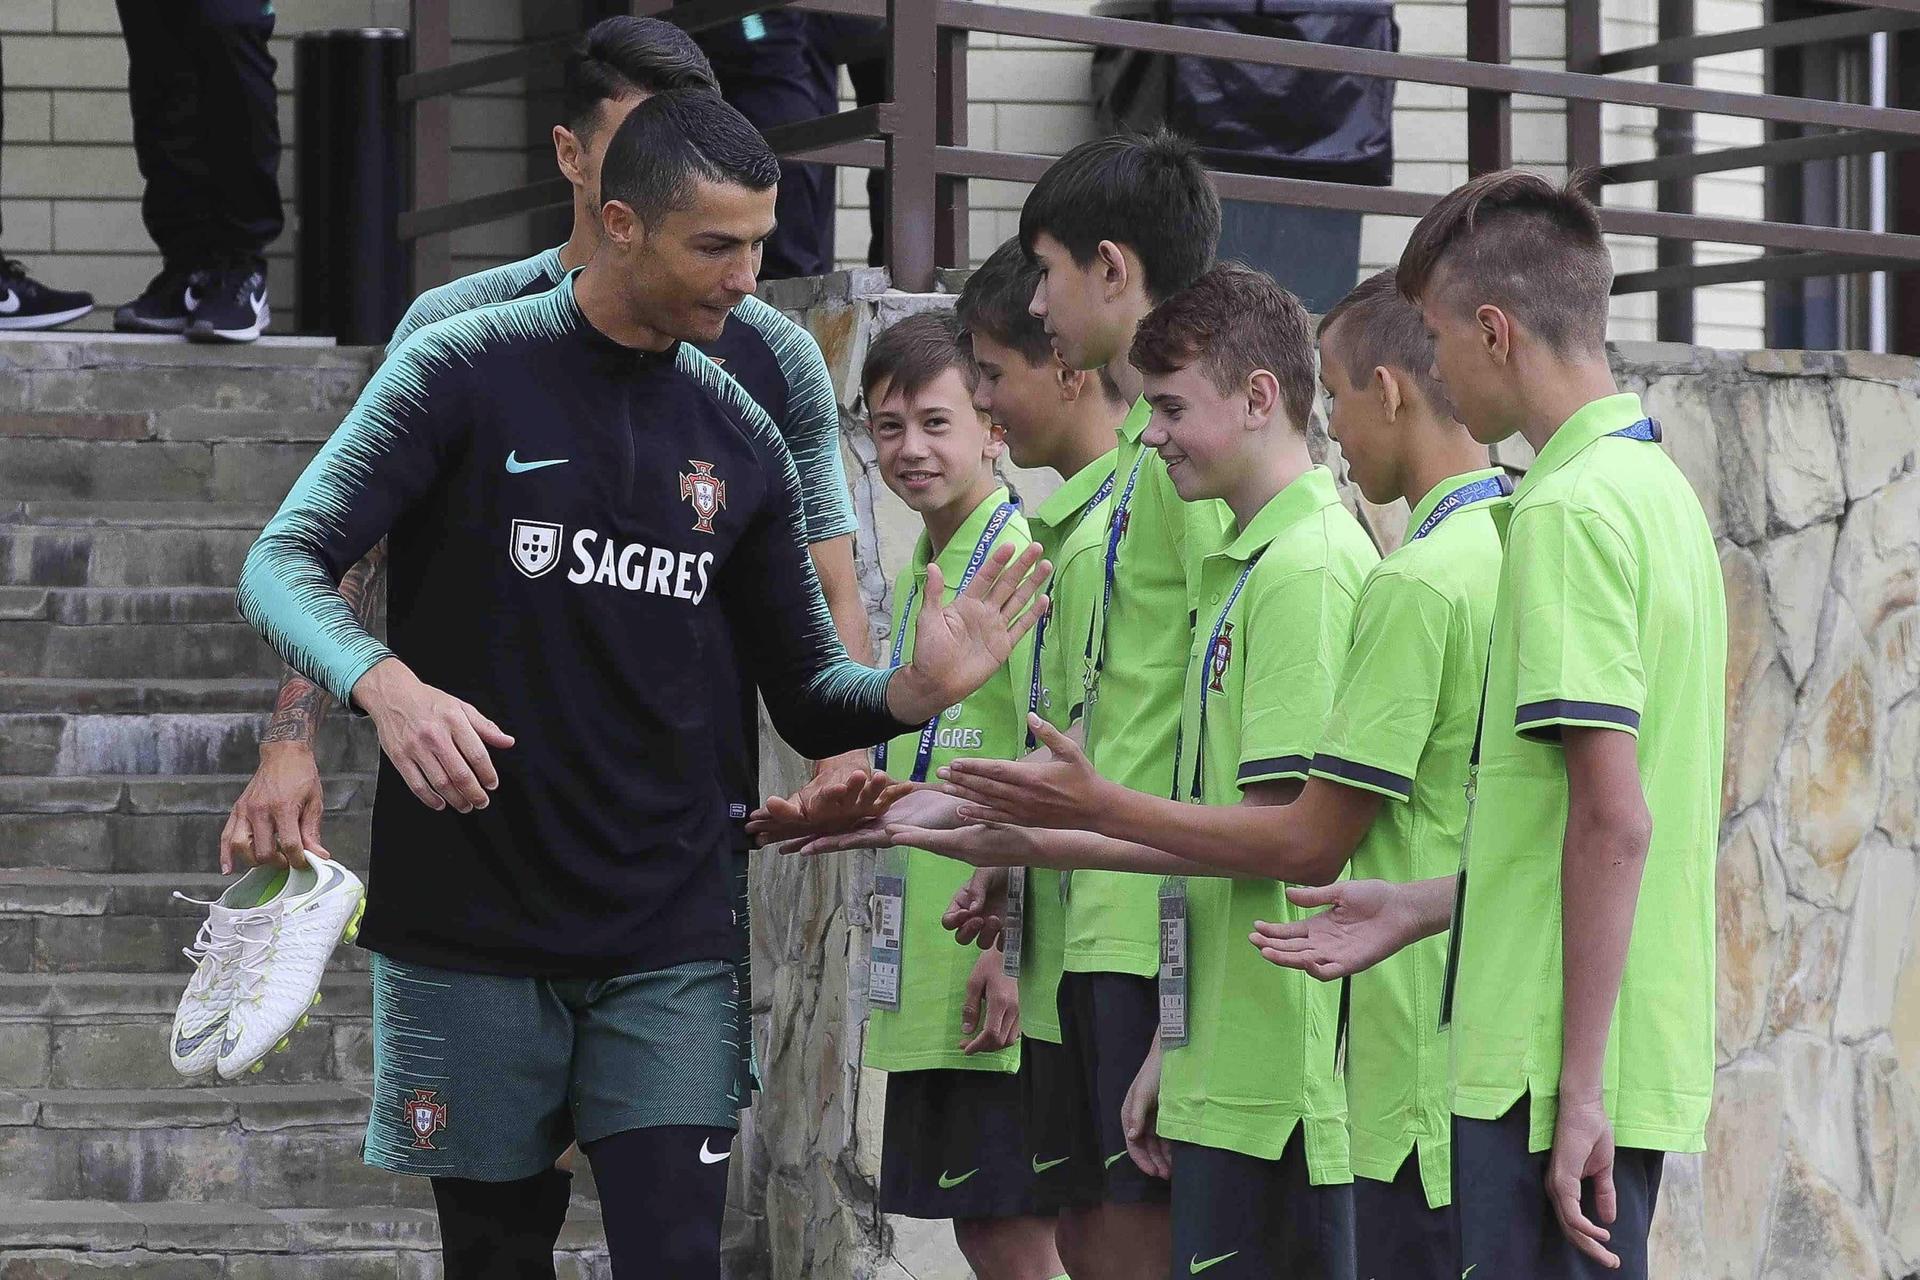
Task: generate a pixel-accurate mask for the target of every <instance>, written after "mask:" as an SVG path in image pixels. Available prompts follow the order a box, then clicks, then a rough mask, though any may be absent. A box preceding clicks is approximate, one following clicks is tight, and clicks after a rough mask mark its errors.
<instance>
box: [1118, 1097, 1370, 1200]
mask: <svg viewBox="0 0 1920 1280" xmlns="http://www.w3.org/2000/svg"><path fill="white" fill-rule="evenodd" d="M1315 1123H1318V1124H1320V1125H1322V1126H1325V1127H1326V1128H1328V1129H1330V1130H1336V1131H1337V1132H1338V1134H1339V1136H1340V1137H1341V1138H1342V1139H1344V1138H1345V1137H1346V1125H1345V1124H1343V1123H1338V1122H1334V1121H1325V1120H1323V1121H1318V1122H1315V1121H1311V1120H1309V1119H1308V1118H1307V1117H1305V1116H1298V1115H1296V1116H1290V1117H1288V1118H1287V1120H1286V1124H1285V1127H1284V1129H1283V1130H1282V1131H1281V1133H1280V1136H1279V1137H1278V1138H1277V1139H1274V1140H1272V1141H1262V1140H1260V1139H1257V1138H1249V1137H1247V1136H1246V1135H1245V1134H1243V1133H1236V1132H1231V1131H1228V1130H1224V1129H1219V1128H1216V1127H1214V1126H1213V1125H1210V1124H1206V1123H1203V1122H1200V1121H1190V1122H1182V1121H1180V1120H1173V1121H1171V1122H1169V1121H1168V1120H1167V1118H1166V1117H1165V1116H1164V1115H1162V1116H1161V1117H1160V1122H1159V1124H1158V1125H1157V1126H1156V1130H1157V1132H1158V1133H1159V1134H1160V1136H1161V1137H1163V1138H1171V1139H1172V1140H1174V1141H1175V1142H1188V1143H1192V1144H1193V1145H1194V1146H1196V1147H1213V1148H1215V1149H1216V1150H1220V1151H1233V1152H1237V1153H1238V1154H1240V1155H1243V1156H1249V1157H1251V1158H1252V1159H1255V1160H1278V1159H1279V1158H1280V1157H1281V1155H1282V1154H1283V1153H1285V1151H1286V1149H1287V1143H1288V1142H1290V1141H1291V1140H1292V1139H1293V1133H1294V1130H1296V1129H1299V1128H1302V1127H1311V1126H1313V1125H1314V1124H1315ZM1315 1145H1318V1143H1315ZM1342 1145H1344V1143H1343V1144H1342ZM1316 1163H1317V1164H1318V1166H1319V1167H1317V1168H1316V1167H1315V1166H1316ZM1328 1163H1332V1164H1333V1165H1334V1167H1333V1168H1328V1167H1327V1165H1328ZM1307 1181H1308V1182H1309V1183H1311V1184H1312V1185H1314V1186H1316V1187H1325V1186H1335V1185H1338V1184H1341V1183H1349V1182H1352V1181H1353V1170H1352V1161H1351V1159H1350V1158H1349V1157H1347V1156H1346V1155H1344V1154H1343V1155H1342V1156H1341V1158H1339V1159H1338V1160H1335V1161H1332V1162H1328V1161H1324V1160H1323V1161H1318V1162H1316V1161H1315V1160H1314V1158H1313V1156H1312V1154H1311V1153H1308V1156H1307Z"/></svg>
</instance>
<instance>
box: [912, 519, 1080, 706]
mask: <svg viewBox="0 0 1920 1280" xmlns="http://www.w3.org/2000/svg"><path fill="white" fill-rule="evenodd" d="M1040 555H1041V548H1040V544H1039V543H1037V542H1036V543H1033V544H1031V545H1029V546H1028V547H1027V548H1026V550H1024V551H1022V552H1020V553H1019V554H1018V555H1015V554H1014V552H1013V548H1012V547H1011V546H1004V545H1003V546H1001V547H1000V548H998V549H997V550H995V551H994V553H993V555H992V556H990V557H988V559H987V562H986V563H985V564H983V565H981V566H980V571H979V572H978V573H976V574H974V576H973V581H972V582H969V583H968V584H967V589H966V590H965V591H962V592H961V593H960V594H958V595H956V596H955V597H954V598H953V599H951V600H945V601H944V603H943V597H944V595H945V592H946V582H945V580H944V579H943V578H942V577H941V575H940V566H939V565H937V564H929V565H928V566H927V584H926V586H925V588H924V591H925V593H926V594H925V599H926V603H925V604H923V605H922V606H921V607H920V618H919V621H918V622H917V623H915V625H914V631H913V661H912V663H911V664H909V665H908V666H904V667H901V668H900V669H899V670H898V671H896V672H895V673H894V677H893V679H892V680H890V681H889V682H888V683H887V709H888V710H889V711H891V712H892V713H893V714H894V716H895V717H896V718H898V719H900V720H902V721H905V722H906V723H908V724H924V723H925V722H926V721H928V720H931V719H932V718H933V717H934V716H936V715H939V714H940V712H942V711H944V710H946V709H947V708H948V707H950V706H952V705H954V704H955V703H956V702H960V701H961V700H963V699H964V698H965V697H966V696H967V695H968V694H970V693H972V692H973V691H974V690H975V689H978V688H979V687H980V686H981V685H983V684H985V683H986V682H987V681H988V680H989V679H991V678H992V676H993V673H994V672H996V671H998V670H999V669H1000V668H1001V667H1003V666H1005V665H1006V664H1007V658H1008V656H1009V655H1011V654H1012V653H1013V646H1014V645H1016V644H1018V643H1019V642H1020V639H1021V637H1022V636H1025V635H1026V634H1027V632H1029V631H1031V630H1033V628H1034V626H1035V624H1037V623H1038V622H1039V621H1040V619H1041V618H1042V617H1044V616H1045V615H1046V612H1047V606H1048V600H1047V597H1045V596H1043V595H1040V594H1039V591H1040V587H1041V586H1042V584H1044V583H1045V582H1046V580H1047V577H1048V575H1049V574H1051V573H1052V572H1053V566H1052V565H1050V564H1048V563H1047V562H1046V561H1045V560H1042V559H1041V558H1040ZM1029 605H1031V606H1032V607H1031V608H1028V606H1029Z"/></svg>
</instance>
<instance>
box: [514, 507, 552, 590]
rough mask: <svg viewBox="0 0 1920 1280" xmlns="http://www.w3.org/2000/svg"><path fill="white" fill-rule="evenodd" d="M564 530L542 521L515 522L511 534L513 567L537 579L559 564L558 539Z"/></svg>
mask: <svg viewBox="0 0 1920 1280" xmlns="http://www.w3.org/2000/svg"><path fill="white" fill-rule="evenodd" d="M565 532H566V530H564V529H563V528H561V527H560V526H559V525H557V524H548V523H547V522H546V521H544V520H515V521H514V522H513V530H512V533H511V539H512V545H511V547H510V548H509V550H510V551H511V553H512V558H513V567H514V568H516V569H518V570H519V571H520V572H521V573H524V574H526V575H527V576H528V577H529V578H537V577H539V576H540V575H541V574H543V573H545V572H546V571H547V570H549V569H551V568H553V566H555V565H556V564H559V563H560V538H561V535H562V534H564V533H565Z"/></svg>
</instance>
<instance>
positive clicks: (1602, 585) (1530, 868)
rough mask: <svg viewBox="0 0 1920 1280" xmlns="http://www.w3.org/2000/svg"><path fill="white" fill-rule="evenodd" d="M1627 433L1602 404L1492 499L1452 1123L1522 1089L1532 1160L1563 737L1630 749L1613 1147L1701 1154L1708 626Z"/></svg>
mask: <svg viewBox="0 0 1920 1280" xmlns="http://www.w3.org/2000/svg"><path fill="white" fill-rule="evenodd" d="M1642 417H1644V414H1643V413H1642V410H1641V407H1640V400H1639V398H1638V397H1637V396H1632V395H1616V396H1608V397H1606V398H1604V399H1601V400H1596V401H1594V402H1593V403H1591V404H1589V405H1587V406H1586V407H1585V408H1583V409H1581V410H1580V411H1579V412H1578V413H1576V414H1574V415H1573V416H1572V417H1571V418H1569V419H1567V421H1566V422H1565V423H1564V424H1563V425H1562V426H1561V427H1560V429H1559V430H1558V431H1557V432H1555V434H1554V436H1553V438H1552V439H1550V440H1549V441H1547V445H1546V447H1545V448H1544V449H1542V450H1541V451H1540V456H1539V459H1538V461H1536V462H1535V463H1534V465H1533V469H1532V470H1531V471H1529V472H1528V473H1527V476H1526V478H1525V479H1524V480H1522V481H1521V482H1520V484H1519V486H1518V488H1517V489H1516V490H1515V492H1514V496H1513V504H1512V509H1511V510H1512V515H1511V517H1510V520H1509V524H1508V529H1507V555H1506V562H1505V565H1504V568H1503V569H1502V572H1501V582H1500V601H1499V605H1498V607H1497V608H1496V609H1495V611H1494V619H1493V651H1492V659H1491V662H1490V664H1489V672H1488V686H1487V702H1486V710H1485V712H1484V726H1485V727H1484V730H1483V733H1484V738H1485V745H1484V747H1483V749H1482V755H1481V763H1480V777H1479V802H1478V809H1477V810H1476V812H1475V814H1474V819H1473V833H1472V835H1471V836H1470V837H1469V844H1468V849H1467V861H1466V870H1467V879H1466V885H1465V908H1464V914H1463V915H1462V917H1461V918H1460V920H1459V921H1458V922H1457V927H1458V928H1459V930H1460V935H1461V936H1460V943H1459V959H1458V962H1457V963H1458V972H1457V974H1456V975H1455V988H1454V995H1453V1067H1454V1070H1453V1078H1454V1088H1453V1110H1454V1113H1455V1114H1456V1115H1462V1116H1469V1117H1474V1118H1477V1119H1487V1120H1491V1119H1495V1118H1497V1117H1499V1116H1501V1115H1503V1114H1505V1112H1506V1111H1507V1110H1508V1108H1510V1107H1511V1106H1512V1105H1513V1104H1514V1102H1516V1101H1517V1100H1518V1099H1519V1098H1520V1097H1521V1096H1522V1095H1524V1094H1529V1093H1530V1094H1531V1095H1532V1100H1533V1105H1532V1133H1531V1149H1532V1150H1535V1151H1541V1150H1545V1149H1546V1148H1547V1147H1549V1146H1551V1145H1552V1141H1553V1127H1554V1119H1555V1110H1556V1105H1557V1095H1558V1091H1559V1086H1560V1052H1561V1026H1562V1018H1563V1015H1564V1009H1563V1007H1562V1001H1561V966H1560V911H1561V890H1560V862H1561V852H1562V842H1563V840H1564V838H1565V835H1566V825H1567V775H1566V765H1565V761H1564V759H1563V758H1562V756H1561V753H1560V748H1559V746H1558V737H1559V733H1560V730H1561V729H1562V727H1564V726H1567V725H1575V726H1582V727H1598V728H1603V729H1613V730H1618V731H1620V732H1622V733H1630V734H1633V735H1635V737H1636V739H1637V742H1636V747H1637V751H1638V755H1639V762H1640V785H1641V787H1642V788H1643V790H1644V792H1645V795H1646V802H1647V808H1648V810H1649V811H1650V813H1651V814H1652V817H1653V838H1652V843H1651V845H1650V847H1649V848H1648V851H1647V859H1646V869H1645V872H1644V875H1643V877H1642V880H1641V884H1640V899H1639V904H1638V907H1637V909H1636V911H1635V913H1634V922H1633V934H1632V937H1631V940H1630V941H1629V943H1628V947H1627V963H1626V971H1625V973H1624V975H1623V976H1622V978H1621V981H1620V999H1619V1003H1618V1004H1617V1005H1616V1006H1615V1010H1614V1021H1613V1032H1612V1035H1611V1036H1610V1037H1609V1038H1608V1042H1607V1057H1606V1074H1605V1081H1604V1088H1605V1098H1606V1105H1607V1113H1608V1115H1609V1116H1610V1117H1611V1118H1612V1120H1613V1136H1614V1141H1615V1142H1616V1143H1618V1144H1619V1145H1621V1146H1623V1147H1642V1148H1648V1149H1652V1150H1661V1151H1701V1150H1704V1149H1705V1146H1706V1126H1707V1110H1708V1106H1709V1104H1710V1102H1711V1101H1712V1097H1713V1061H1714V1057H1713V1054H1714V1050H1713V1015H1714V1003H1713V1002H1714V975H1713V968H1714V896H1713V895H1714V864H1715V859H1716V857H1717V854H1718V848H1719V839H1718V837H1719V828H1720V761H1721V747H1722V741H1723V737H1724V728H1723V715H1724V709H1723V704H1724V700H1725V697H1726V684H1725V671H1726V655H1727V611H1726V600H1725V595H1724V588H1723V586H1722V581H1721V577H1720V562H1719V558H1718V556H1717V555H1716V554H1715V552H1714V546H1713V535H1712V534H1711V533H1709V532H1708V531H1707V520H1706V516H1705V515H1704V513H1702V511H1701V509H1700V501H1699V499H1698V498H1696V497H1695V496H1694V492H1693V489H1692V488H1691V487H1690V486H1689V485H1688V484H1687V481H1686V478H1685V477H1684V476H1682V475H1681V474H1680V469H1679V468H1678V467H1676V466H1674V464H1673V462H1672V461H1671V460H1670V459H1669V458H1668V457H1667V455H1666V453H1665V452H1664V451H1663V450H1662V449H1661V448H1659V447H1658V446H1657V445H1655V444H1651V443H1646V442H1643V441H1639V440H1634V439H1628V438H1622V437H1618V436H1615V435H1613V433H1614V432H1617V431H1620V430H1622V429H1625V428H1629V427H1631V426H1632V425H1633V424H1634V423H1635V422H1637V421H1639V420H1640V419H1641V418H1642ZM1693 429H1696V430H1697V429H1698V428H1693Z"/></svg>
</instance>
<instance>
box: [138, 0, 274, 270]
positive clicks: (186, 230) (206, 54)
mask: <svg viewBox="0 0 1920 1280" xmlns="http://www.w3.org/2000/svg"><path fill="white" fill-rule="evenodd" d="M115 2H116V4H117V5H118V6H119V9H120V29H121V32H122V34H124V35H125V37H126V41H127V92H128V96H129V98H130V99H131V101H132V107H133V147H134V154H135V156H136V157H137V159H138V160H139V162H140V176H141V177H142V178H144V179H145V180H146V184H147V185H146V193H145V194H144V196H143V197H142V198H141V201H140V215H141V218H142V219H143V220H144V221H145V222H146V225H147V234H148V235H150V236H152V237H153V242H154V244H156V245H158V246H159V248H160V254H161V256H162V257H163V258H165V259H166V261H167V263H168V265H170V266H177V267H184V268H189V269H191V268H195V267H200V266H206V265H209V264H210V263H211V262H212V261H214V260H216V259H220V258H225V257H229V256H232V257H246V258H252V259H253V260H254V261H255V265H259V260H260V258H261V255H262V254H263V252H264V251H265V249H266V247H267V245H268V244H269V243H271V242H272V241H273V240H274V238H275V237H277V236H278V235H279V234H280V229H281V227H282V225H283V224H284V217H283V215H282V212H281V207H280V181H279V171H280V118H279V115H278V111H277V101H276V98H275V94H274V87H273V73H274V61H273V55H272V54H271V53H269V52H268V50H267V38H268V37H269V36H271V35H272V34H273V6H272V5H271V4H270V3H268V2H267V0H115Z"/></svg>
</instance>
